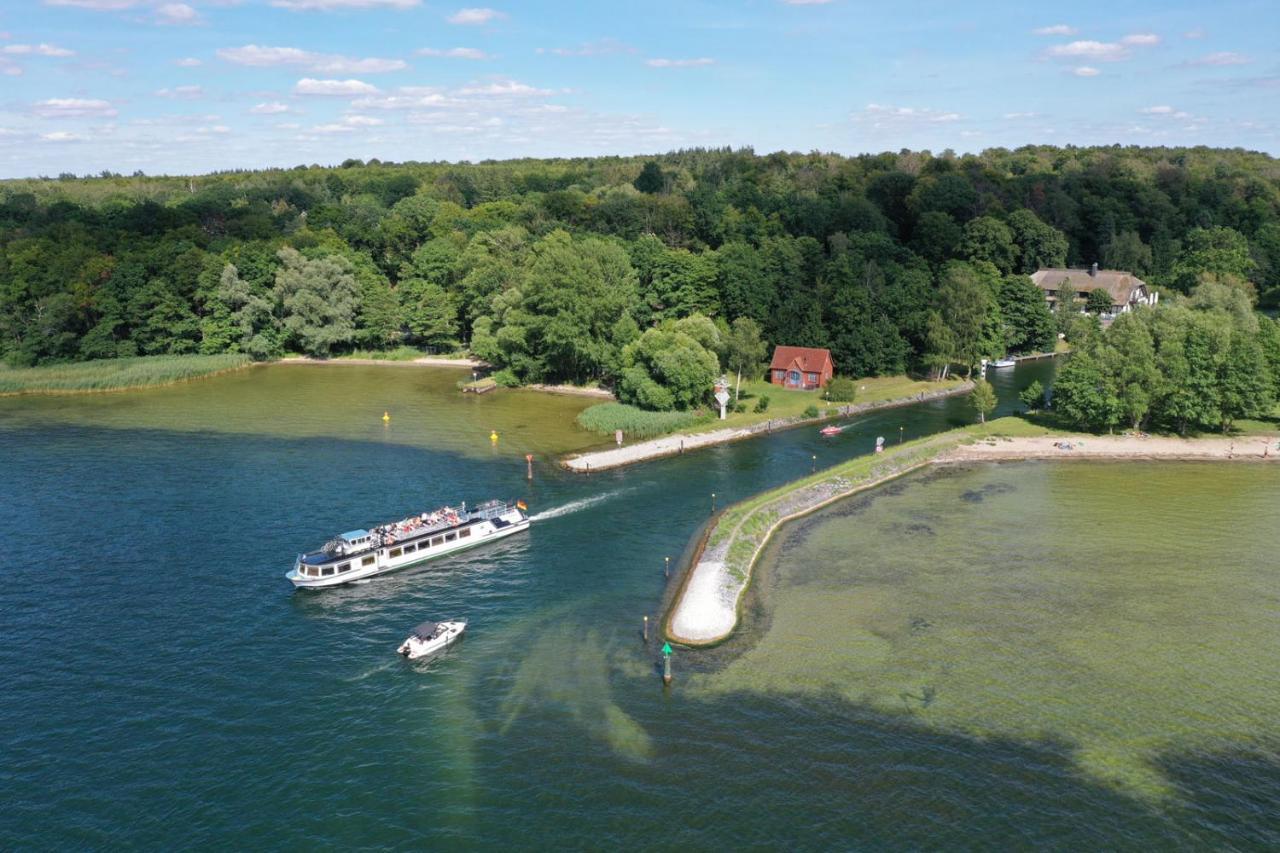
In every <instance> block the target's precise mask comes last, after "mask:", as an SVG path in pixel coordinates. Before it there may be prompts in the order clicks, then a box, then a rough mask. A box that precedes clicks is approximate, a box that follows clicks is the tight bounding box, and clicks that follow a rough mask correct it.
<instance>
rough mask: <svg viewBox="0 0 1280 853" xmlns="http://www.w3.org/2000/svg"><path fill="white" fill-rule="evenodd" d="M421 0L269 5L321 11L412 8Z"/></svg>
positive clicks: (309, 0)
mask: <svg viewBox="0 0 1280 853" xmlns="http://www.w3.org/2000/svg"><path fill="white" fill-rule="evenodd" d="M421 3H422V0H271V5H272V6H276V7H279V8H281V9H292V10H294V11H321V12H327V11H330V10H332V9H412V8H413V7H414V6H418V5H420V4H421Z"/></svg>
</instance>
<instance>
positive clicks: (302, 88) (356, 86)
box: [293, 77, 378, 98]
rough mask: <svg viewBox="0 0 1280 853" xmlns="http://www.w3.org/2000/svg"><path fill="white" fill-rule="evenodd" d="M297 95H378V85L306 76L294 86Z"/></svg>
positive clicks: (359, 81) (345, 96)
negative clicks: (316, 78) (315, 78)
mask: <svg viewBox="0 0 1280 853" xmlns="http://www.w3.org/2000/svg"><path fill="white" fill-rule="evenodd" d="M293 92H294V94H295V95H328V96H333V97H342V98H351V97H355V96H357V95H376V94H378V87H377V86H372V85H370V84H368V83H366V82H364V81H363V80H313V79H311V78H310V77H304V78H302V79H301V80H299V81H298V82H297V84H296V85H295V86H294V87H293Z"/></svg>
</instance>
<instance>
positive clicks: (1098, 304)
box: [1084, 287, 1111, 314]
mask: <svg viewBox="0 0 1280 853" xmlns="http://www.w3.org/2000/svg"><path fill="white" fill-rule="evenodd" d="M1084 310H1086V311H1088V312H1089V313H1090V314H1110V313H1111V294H1110V293H1109V292H1107V290H1106V288H1102V287H1099V288H1096V289H1094V290H1090V291H1089V295H1088V296H1087V297H1086V298H1085V300H1084Z"/></svg>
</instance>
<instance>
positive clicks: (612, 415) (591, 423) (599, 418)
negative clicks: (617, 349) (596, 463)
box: [578, 403, 711, 438]
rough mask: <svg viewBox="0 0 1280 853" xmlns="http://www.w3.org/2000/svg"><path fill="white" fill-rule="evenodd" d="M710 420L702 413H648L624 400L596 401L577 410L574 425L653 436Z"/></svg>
mask: <svg viewBox="0 0 1280 853" xmlns="http://www.w3.org/2000/svg"><path fill="white" fill-rule="evenodd" d="M710 419H711V416H710V415H709V414H707V413H705V412H649V411H646V410H644V409H637V408H636V407H635V406H629V405H627V404H626V403H600V404H599V405H595V406H591V407H590V408H587V409H583V410H582V411H581V412H579V413H578V426H580V427H582V428H583V429H586V430H590V431H591V432H598V433H600V434H601V435H613V431H614V430H619V429H620V430H622V432H623V433H624V434H625V435H626V436H627V437H628V438H653V437H654V436H659V435H666V434H667V433H669V432H674V431H676V430H678V429H684V428H685V427H688V426H693V425H694V424H696V423H701V422H703V421H707V420H710Z"/></svg>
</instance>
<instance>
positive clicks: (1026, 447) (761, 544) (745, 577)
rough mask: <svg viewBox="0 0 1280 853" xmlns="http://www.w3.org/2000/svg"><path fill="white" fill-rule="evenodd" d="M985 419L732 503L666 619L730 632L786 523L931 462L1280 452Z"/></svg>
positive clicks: (666, 625)
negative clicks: (1016, 432) (1033, 429)
mask: <svg viewBox="0 0 1280 853" xmlns="http://www.w3.org/2000/svg"><path fill="white" fill-rule="evenodd" d="M997 423H998V422H997ZM987 426H991V425H990V424H988V425H987ZM977 429H978V428H975V427H965V428H962V429H960V430H955V431H952V432H949V433H942V434H941V435H936V436H931V437H930V438H927V439H919V440H918V441H917V442H915V443H914V446H913V444H908V445H903V446H900V447H898V448H895V449H894V450H893V451H888V452H886V453H885V454H883V455H880V456H876V455H872V456H862V457H858V458H857V459H854V460H851V461H849V462H846V463H842V464H840V465H837V466H835V467H833V468H830V469H828V470H827V471H825V472H819V473H818V474H815V475H812V476H810V477H806V478H803V479H801V480H798V481H795V482H792V483H788V484H785V485H783V486H779V487H778V488H776V489H771V490H769V491H767V492H764V493H763V494H761V495H757V496H755V497H753V498H748V499H747V500H745V501H742V502H740V503H739V504H737V505H734V506H731V507H727V508H726V509H725V510H724V511H723V512H722V513H721V515H720V516H718V517H717V518H716V519H715V520H714V521H713V523H712V524H711V525H710V527H709V528H708V530H707V532H706V533H705V534H703V536H702V541H701V542H700V543H698V545H697V546H696V548H695V550H694V553H693V556H692V557H691V558H690V568H689V569H688V571H687V572H686V573H685V576H684V578H683V579H682V580H681V584H680V587H679V588H678V590H677V591H676V594H675V596H674V599H673V604H672V606H671V607H670V609H669V610H668V612H667V614H666V617H665V619H664V622H663V631H664V633H665V635H666V637H667V638H668V639H669V640H671V641H672V642H675V643H680V644H682V645H685V646H690V647H707V646H713V645H716V644H718V643H721V642H723V641H724V640H726V639H728V638H729V637H730V636H731V635H732V634H733V631H734V630H735V629H736V628H737V626H738V623H739V621H740V619H741V605H742V601H743V598H744V594H745V592H746V590H747V587H748V586H749V585H750V583H751V572H752V570H753V569H754V567H755V563H756V561H757V560H758V559H759V556H760V554H761V553H762V552H763V551H764V549H765V547H766V546H767V545H768V544H769V541H770V540H771V539H772V538H773V535H774V534H775V533H776V532H777V531H778V530H779V529H780V528H781V527H782V526H783V525H785V524H786V523H787V522H789V521H792V520H794V519H796V518H800V517H802V516H805V515H808V514H810V513H812V512H815V511H817V510H819V509H822V508H823V507H825V506H827V505H829V504H832V503H834V502H836V501H839V500H843V499H845V498H848V497H851V496H853V495H856V494H858V493H860V492H863V491H867V490H869V489H873V488H876V487H878V486H881V485H883V484H884V483H886V482H889V481H890V480H894V479H897V478H898V477H901V476H904V475H906V474H909V473H911V472H913V471H916V470H919V469H920V468H923V467H925V466H928V465H962V464H966V463H973V462H1022V461H1038V460H1054V461H1057V460H1068V459H1082V460H1102V459H1120V460H1126V461H1220V462H1227V461H1230V462H1253V463H1262V462H1276V461H1280V445H1277V437H1276V436H1274V435H1272V436H1247V437H1243V438H1229V437H1228V438H1218V437H1214V438H1192V439H1186V438H1172V437H1166V436H1150V437H1146V438H1142V437H1138V436H1094V435H1080V434H1070V433H1061V434H1053V433H1046V434H1044V435H1037V436H1020V437H1007V436H995V435H982V434H980V433H978V432H977V431H976V430H977ZM975 439H976V440H975ZM1068 448H1069V449H1068ZM859 475H861V476H859ZM722 526H723V527H725V528H727V529H725V530H722V529H721V528H722Z"/></svg>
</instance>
